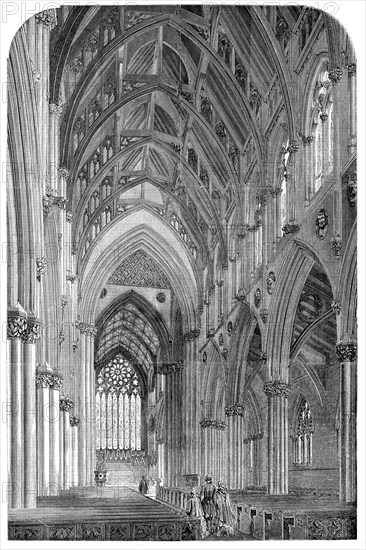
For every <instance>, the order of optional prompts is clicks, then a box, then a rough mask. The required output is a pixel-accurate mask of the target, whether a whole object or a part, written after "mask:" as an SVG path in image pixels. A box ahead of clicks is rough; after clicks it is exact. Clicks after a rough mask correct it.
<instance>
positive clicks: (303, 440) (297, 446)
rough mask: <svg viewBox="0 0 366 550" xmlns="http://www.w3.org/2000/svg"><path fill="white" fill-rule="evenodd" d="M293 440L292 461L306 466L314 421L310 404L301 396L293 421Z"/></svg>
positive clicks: (309, 455)
mask: <svg viewBox="0 0 366 550" xmlns="http://www.w3.org/2000/svg"><path fill="white" fill-rule="evenodd" d="M294 432H295V433H294V434H293V437H292V440H293V462H294V464H298V465H300V466H307V465H309V464H311V462H312V438H313V433H314V422H313V417H312V414H311V411H310V406H309V403H308V402H307V400H306V399H305V397H304V396H302V398H301V401H300V404H299V407H298V409H297V416H296V422H295V430H294Z"/></svg>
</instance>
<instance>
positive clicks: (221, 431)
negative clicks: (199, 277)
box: [200, 418, 226, 483]
mask: <svg viewBox="0 0 366 550" xmlns="http://www.w3.org/2000/svg"><path fill="white" fill-rule="evenodd" d="M200 425H201V429H202V434H201V456H202V462H201V472H202V477H203V476H205V475H211V476H212V479H213V480H214V482H215V483H217V481H219V480H221V481H223V480H224V478H225V473H226V461H225V451H226V449H225V435H226V424H225V422H222V421H220V420H216V419H211V418H204V419H203V420H201V421H200Z"/></svg>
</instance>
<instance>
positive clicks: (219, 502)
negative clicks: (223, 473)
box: [215, 481, 235, 537]
mask: <svg viewBox="0 0 366 550" xmlns="http://www.w3.org/2000/svg"><path fill="white" fill-rule="evenodd" d="M215 502H216V510H217V512H216V514H217V535H224V536H227V537H228V536H229V535H233V534H234V527H235V513H234V511H233V509H232V507H231V502H230V496H229V493H228V492H227V487H226V485H225V483H224V482H223V481H219V482H218V484H217V489H216V494H215Z"/></svg>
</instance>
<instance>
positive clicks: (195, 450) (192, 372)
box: [182, 329, 201, 474]
mask: <svg viewBox="0 0 366 550" xmlns="http://www.w3.org/2000/svg"><path fill="white" fill-rule="evenodd" d="M199 334H200V331H199V329H195V330H191V331H189V332H187V333H186V334H185V335H184V341H185V360H184V370H183V390H182V393H183V405H182V410H183V419H182V420H183V421H182V426H183V442H184V467H183V471H184V472H185V474H198V473H199V471H200V460H201V459H200V432H199V418H198V416H197V411H198V410H199V400H200V394H199V392H200V382H199V373H200V371H199V361H198V359H197V357H198V349H197V348H198V341H197V338H198V337H199Z"/></svg>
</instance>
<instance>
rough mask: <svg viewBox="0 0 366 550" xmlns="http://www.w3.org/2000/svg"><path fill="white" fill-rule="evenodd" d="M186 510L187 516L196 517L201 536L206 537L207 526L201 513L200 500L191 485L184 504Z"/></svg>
mask: <svg viewBox="0 0 366 550" xmlns="http://www.w3.org/2000/svg"><path fill="white" fill-rule="evenodd" d="M186 512H187V516H188V517H189V518H198V519H199V520H200V522H201V537H202V538H203V539H204V538H205V537H207V535H208V532H207V526H206V521H205V518H204V515H203V510H202V505H201V501H200V499H199V498H198V496H197V494H196V489H195V488H194V487H192V490H191V496H190V498H189V499H188V502H187V504H186Z"/></svg>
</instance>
